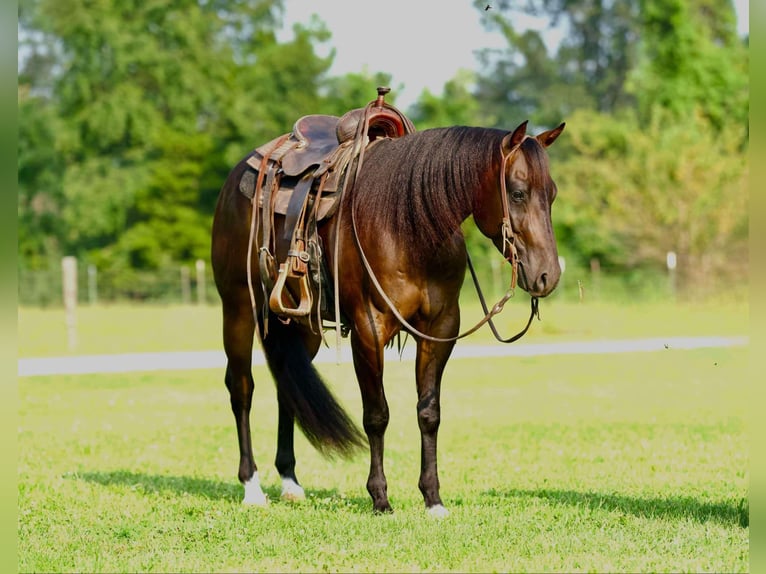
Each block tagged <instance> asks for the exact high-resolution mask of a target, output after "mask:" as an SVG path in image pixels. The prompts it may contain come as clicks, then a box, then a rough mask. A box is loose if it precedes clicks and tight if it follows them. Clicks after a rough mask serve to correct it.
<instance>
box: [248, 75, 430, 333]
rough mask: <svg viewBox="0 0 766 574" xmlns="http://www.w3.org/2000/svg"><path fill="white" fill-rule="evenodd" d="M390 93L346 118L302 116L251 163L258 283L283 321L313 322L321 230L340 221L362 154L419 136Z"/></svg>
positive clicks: (384, 91) (383, 91)
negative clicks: (279, 225)
mask: <svg viewBox="0 0 766 574" xmlns="http://www.w3.org/2000/svg"><path fill="white" fill-rule="evenodd" d="M389 91H390V90H389V88H385V87H381V88H378V97H377V99H376V100H373V101H372V102H370V103H369V104H368V105H367V106H365V107H364V108H358V109H354V110H351V111H349V112H347V113H345V114H344V115H343V116H341V117H337V116H331V115H322V114H313V115H307V116H303V117H301V118H299V119H298V120H297V121H296V122H295V124H294V125H293V129H292V131H291V132H290V133H287V134H284V135H282V136H280V137H277V138H274V139H273V140H271V141H269V142H267V143H265V144H263V145H261V146H258V147H257V148H256V149H255V150H254V151H253V153H252V154H251V155H250V156H249V157H248V158H247V164H248V166H249V168H250V169H248V170H246V171H245V172H244V174H243V176H242V179H241V180H240V184H239V189H240V192H241V193H243V194H244V195H245V196H246V197H248V198H249V199H251V200H252V201H253V204H254V207H255V208H256V209H258V210H259V215H260V217H258V218H256V219H254V222H257V224H258V225H259V228H260V229H259V231H260V233H255V234H254V237H260V238H261V245H260V247H259V265H260V269H261V281H262V283H263V288H264V292H265V293H267V294H268V304H269V308H270V309H271V310H272V311H273V312H274V313H276V314H277V315H279V316H281V317H286V318H295V319H297V320H300V319H301V318H306V317H308V316H309V314H310V313H311V309H312V306H313V295H312V293H320V294H321V293H322V292H323V289H322V287H323V285H322V283H323V274H324V273H326V270H324V273H323V261H322V250H321V247H320V242H319V238H318V235H317V224H318V223H319V222H320V221H322V220H324V219H326V218H328V217H330V216H332V215H333V214H334V213H335V211H336V209H337V207H338V205H339V203H340V201H339V200H340V198H341V196H342V194H343V191H344V190H345V189H346V188H347V187H349V186H350V185H353V178H354V175H355V173H354V172H355V171H356V168H357V166H358V160H359V158H360V152H361V151H362V149H363V148H365V149H366V148H367V147H368V146H370V145H373V144H374V143H375V142H376V141H379V140H380V139H382V138H397V137H401V136H403V135H405V134H407V133H411V132H413V131H415V128H414V126H413V125H412V122H411V121H410V120H409V119H408V118H407V117H406V116H405V115H404V114H403V113H402V112H400V111H399V110H398V109H396V108H395V107H394V106H392V105H390V104H388V103H386V102H385V101H384V97H385V94H387V93H388V92H389ZM276 215H282V216H284V218H285V219H284V232H283V233H282V234H280V235H277V234H275V233H274V231H273V230H274V227H275V226H274V218H275V216H276ZM256 241H257V239H256ZM285 247H287V249H285ZM285 252H286V253H287V257H286V259H284V260H282V261H279V262H278V261H276V259H275V256H276V254H277V253H285ZM277 264H278V265H277ZM335 275H336V279H335V280H336V281H337V273H336V274H335ZM326 298H327V297H326ZM326 298H325V299H326ZM323 302H324V301H323ZM319 307H322V306H321V305H320V306H318V311H317V314H318V315H319V318H318V320H319V321H321V315H322V309H320V308H319ZM324 310H325V311H326V309H324ZM335 319H336V322H337V321H338V318H337V317H336V318H335ZM308 322H309V324H310V323H311V319H310V317H309V319H308Z"/></svg>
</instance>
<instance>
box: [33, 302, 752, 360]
mask: <svg viewBox="0 0 766 574" xmlns="http://www.w3.org/2000/svg"><path fill="white" fill-rule="evenodd" d="M518 297H519V299H518V300H516V299H512V300H511V301H510V302H509V303H508V304H507V305H506V309H505V311H504V312H503V314H501V315H500V317H499V318H498V320H497V325H498V328H499V329H500V331H501V334H502V335H504V336H509V335H511V334H514V333H516V332H518V331H519V330H520V329H521V328H522V327H523V326H524V324H525V323H526V320H527V318H528V317H529V306H528V301H529V298H528V296H527V295H525V294H519V295H518ZM493 302H494V301H493ZM540 306H541V319H542V320H541V321H540V322H537V321H534V322H533V324H532V327H531V328H530V330H529V333H527V335H525V337H524V338H523V339H522V342H524V343H534V342H543V341H564V340H584V339H615V338H636V337H657V336H668V337H669V336H686V335H742V334H746V333H747V332H748V305H747V302H746V301H745V302H740V303H737V302H736V301H734V300H727V301H725V302H720V301H716V302H710V303H697V304H686V305H674V304H672V303H667V302H666V303H651V304H647V303H632V304H631V303H627V304H620V305H618V304H614V303H600V302H591V301H586V302H584V303H582V304H580V303H567V302H560V301H556V300H551V301H546V300H543V301H542V302H541V305H540ZM482 315H483V314H482V313H481V310H480V308H479V306H478V304H472V303H470V302H468V303H466V304H465V305H464V308H463V319H462V323H463V326H464V328H467V327H468V326H471V325H473V324H474V323H475V322H477V321H478V319H479V318H480V317H481V316H482ZM76 318H77V348H76V349H74V350H73V351H70V350H69V348H68V345H67V328H66V321H65V316H64V310H63V309H56V308H52V309H36V308H27V307H22V308H20V309H19V311H18V345H19V356H21V357H36V356H56V355H68V354H94V353H122V352H154V351H196V350H207V349H221V348H222V343H221V312H220V308H219V307H218V306H212V305H211V306H182V305H173V306H159V305H158V306H151V305H146V306H135V305H107V306H95V307H90V306H87V305H82V306H80V308H79V309H78V311H77V315H76ZM328 337H329V339H328V341H329V343H330V345H334V339H333V335H332V333H330V334H329V335H328ZM466 342H467V343H471V344H477V343H493V344H497V343H495V341H494V339H493V338H492V335H491V333H490V332H489V330H488V329H487V328H486V327H485V328H483V329H481V330H480V331H479V332H477V333H476V334H474V335H472V336H470V337H469V338H468V339H466ZM458 344H460V343H458Z"/></svg>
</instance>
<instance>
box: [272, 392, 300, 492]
mask: <svg viewBox="0 0 766 574" xmlns="http://www.w3.org/2000/svg"><path fill="white" fill-rule="evenodd" d="M277 403H278V405H279V423H278V427H277V455H276V458H275V459H274V466H276V467H277V472H279V476H280V477H281V478H282V495H281V497H282V499H283V500H287V501H289V502H299V501H301V500H305V499H306V493H305V492H304V490H303V487H302V486H301V485H300V484H299V483H298V478H297V477H296V476H295V440H294V439H295V415H294V414H293V412H292V410H291V409H290V408H289V407H288V406H287V405H286V404H285V401H284V399H283V397H282V396H281V393H279V392H277Z"/></svg>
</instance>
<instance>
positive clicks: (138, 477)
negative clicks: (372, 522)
mask: <svg viewBox="0 0 766 574" xmlns="http://www.w3.org/2000/svg"><path fill="white" fill-rule="evenodd" d="M65 478H70V479H75V480H84V481H87V482H92V483H95V484H100V485H102V486H118V487H128V488H131V489H134V490H140V491H141V492H145V493H162V494H171V495H176V496H181V495H184V494H187V495H192V496H198V497H200V498H208V499H210V500H226V501H231V502H240V501H241V500H242V495H243V490H242V486H241V485H239V484H231V483H226V482H221V481H219V480H211V479H206V478H194V477H188V476H165V475H157V474H144V473H140V472H132V471H129V470H113V471H106V472H80V473H71V474H67V475H65ZM263 491H264V492H265V493H266V496H268V498H269V500H271V501H272V502H275V501H279V500H280V495H281V490H280V487H279V486H264V487H263ZM292 504H300V505H307V506H309V507H314V508H327V509H336V510H337V509H346V510H350V511H352V512H355V513H357V512H358V513H370V512H371V511H372V510H371V509H372V503H371V502H370V500H369V499H368V498H360V497H346V496H344V495H342V494H341V493H339V492H338V490H337V489H310V488H309V489H306V501H304V502H300V503H292Z"/></svg>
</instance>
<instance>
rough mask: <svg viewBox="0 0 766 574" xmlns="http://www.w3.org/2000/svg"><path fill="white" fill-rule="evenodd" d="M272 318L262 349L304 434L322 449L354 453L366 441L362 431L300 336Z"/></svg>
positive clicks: (321, 450) (346, 453)
mask: <svg viewBox="0 0 766 574" xmlns="http://www.w3.org/2000/svg"><path fill="white" fill-rule="evenodd" d="M272 319H273V320H271V321H269V330H268V336H267V337H266V338H265V340H264V341H263V350H264V353H265V355H266V362H267V363H268V365H269V369H270V370H271V374H272V376H273V377H274V381H275V383H276V385H277V393H278V395H279V398H280V401H281V402H282V404H283V405H284V406H286V407H287V408H288V409H290V410H291V411H292V412H293V414H294V415H295V420H296V421H297V422H298V426H300V428H301V430H302V431H303V434H304V435H306V438H307V439H308V440H309V442H310V443H311V444H312V445H313V446H314V447H315V448H316V449H317V450H318V451H319V452H321V453H322V454H324V455H331V454H339V455H341V456H344V457H348V456H351V455H352V454H353V453H354V451H356V449H357V448H359V447H361V446H363V445H364V444H365V439H364V437H363V435H362V433H361V432H360V431H359V429H358V428H357V426H356V425H355V424H354V421H352V420H351V418H350V417H349V416H348V414H347V413H346V411H344V410H343V407H341V406H340V404H338V401H337V400H336V399H335V397H334V396H333V395H332V393H331V392H330V389H328V388H327V385H326V384H325V383H324V381H323V380H322V378H321V377H320V376H319V373H318V372H317V371H316V369H315V368H314V366H313V365H312V364H311V357H309V354H308V352H307V351H306V349H305V347H304V346H303V343H302V342H301V340H300V338H299V337H295V336H294V335H291V334H290V332H289V329H290V327H288V326H286V325H284V324H282V323H281V322H280V321H279V320H276V319H274V318H273V317H272Z"/></svg>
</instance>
